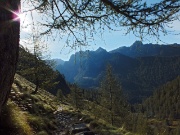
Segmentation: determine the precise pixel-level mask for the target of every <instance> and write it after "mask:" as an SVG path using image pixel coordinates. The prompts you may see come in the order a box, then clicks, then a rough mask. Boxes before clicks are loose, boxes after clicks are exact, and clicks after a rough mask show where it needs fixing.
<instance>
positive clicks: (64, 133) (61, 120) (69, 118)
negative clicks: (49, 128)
mask: <svg viewBox="0 0 180 135" xmlns="http://www.w3.org/2000/svg"><path fill="white" fill-rule="evenodd" d="M55 117H56V119H57V121H58V130H56V131H55V132H54V134H53V135H69V132H68V131H69V129H70V128H72V125H73V124H75V123H78V124H84V123H83V122H82V121H81V120H80V118H78V116H77V115H75V114H73V113H70V112H66V111H63V108H62V107H59V108H58V110H57V111H56V112H55Z"/></svg>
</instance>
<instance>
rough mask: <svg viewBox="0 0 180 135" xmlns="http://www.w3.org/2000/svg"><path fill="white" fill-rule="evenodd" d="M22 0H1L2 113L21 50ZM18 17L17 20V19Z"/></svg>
mask: <svg viewBox="0 0 180 135" xmlns="http://www.w3.org/2000/svg"><path fill="white" fill-rule="evenodd" d="M19 7H20V0H0V113H1V110H2V106H3V105H4V104H5V103H6V102H7V99H8V95H9V93H10V90H11V85H12V83H13V80H14V75H15V71H16V65H17V60H18V52H19V33H20V22H19V20H17V15H16V14H14V13H13V12H16V13H18V10H19ZM15 18H16V20H15Z"/></svg>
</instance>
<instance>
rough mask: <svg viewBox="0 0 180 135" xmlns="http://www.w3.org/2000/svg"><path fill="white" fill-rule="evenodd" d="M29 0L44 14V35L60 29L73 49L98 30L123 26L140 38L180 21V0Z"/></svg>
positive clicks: (86, 41) (127, 31)
mask: <svg viewBox="0 0 180 135" xmlns="http://www.w3.org/2000/svg"><path fill="white" fill-rule="evenodd" d="M28 2H29V3H31V4H32V5H30V7H31V8H30V11H32V10H37V12H38V13H39V14H41V15H42V20H43V21H42V22H40V23H41V24H42V27H43V31H42V34H48V35H51V33H54V32H57V33H58V34H56V35H60V36H63V35H64V33H66V35H68V39H67V42H66V43H67V46H70V47H71V48H73V49H76V48H77V47H80V48H81V47H83V46H86V45H87V44H88V41H89V40H90V41H91V40H92V39H93V38H94V37H95V36H96V35H97V33H103V31H105V30H106V29H109V30H114V29H113V28H114V27H116V28H117V27H121V26H122V27H124V28H126V33H131V32H132V33H133V34H135V35H136V36H138V37H140V38H141V39H142V38H144V36H146V35H151V36H156V37H157V38H158V37H159V35H160V34H159V33H160V32H162V33H164V34H167V33H168V31H167V29H166V28H167V27H168V26H169V23H170V22H172V21H175V20H178V18H179V16H178V15H179V10H180V9H179V7H180V3H179V0H173V1H170V0H161V1H159V2H156V3H153V4H149V3H147V2H146V1H141V0H123V1H116V0H101V1H99V0H93V1H92V0H78V1H77V0H71V1H68V0H65V1H61V0H57V1H55V0H52V1H47V0H39V1H34V0H28ZM49 18H51V19H49ZM44 20H46V21H44ZM116 28H115V30H116ZM117 29H118V28H117ZM82 35H84V36H82ZM87 37H91V39H89V38H87Z"/></svg>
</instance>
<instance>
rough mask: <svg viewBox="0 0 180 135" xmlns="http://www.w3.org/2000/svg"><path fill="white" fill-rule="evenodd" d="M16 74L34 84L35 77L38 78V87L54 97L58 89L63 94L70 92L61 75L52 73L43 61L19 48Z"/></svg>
mask: <svg viewBox="0 0 180 135" xmlns="http://www.w3.org/2000/svg"><path fill="white" fill-rule="evenodd" d="M37 62H38V63H37ZM16 72H17V73H18V74H20V75H22V76H23V77H25V78H26V79H28V80H29V81H31V82H33V83H35V84H36V83H37V79H36V78H37V77H36V76H38V83H39V84H40V87H41V88H44V89H46V90H48V91H49V92H51V93H53V94H54V95H56V93H57V90H58V89H61V90H62V92H63V94H68V93H69V92H70V89H69V87H68V85H67V83H66V81H65V79H64V76H63V75H61V73H59V72H56V71H54V70H53V69H52V68H51V66H50V65H48V64H47V63H46V62H45V61H43V60H41V59H38V58H35V56H34V55H33V54H31V53H29V52H28V51H27V50H25V49H24V48H20V52H19V61H18V67H17V71H16ZM36 74H37V75H36Z"/></svg>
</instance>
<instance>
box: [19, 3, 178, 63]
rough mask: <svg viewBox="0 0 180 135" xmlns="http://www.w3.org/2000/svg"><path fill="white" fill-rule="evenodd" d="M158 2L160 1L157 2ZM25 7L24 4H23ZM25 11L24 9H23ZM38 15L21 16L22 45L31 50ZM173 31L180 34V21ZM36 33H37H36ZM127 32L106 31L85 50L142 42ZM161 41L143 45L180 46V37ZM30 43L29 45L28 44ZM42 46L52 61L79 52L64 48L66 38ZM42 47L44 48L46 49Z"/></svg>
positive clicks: (107, 48)
mask: <svg viewBox="0 0 180 135" xmlns="http://www.w3.org/2000/svg"><path fill="white" fill-rule="evenodd" d="M157 1H158V0H157ZM153 2H156V0H153ZM23 5H24V4H23ZM24 7H25V6H23V7H22V8H24ZM22 10H23V9H22ZM38 18H39V17H38V15H37V14H36V13H33V18H32V17H31V15H30V14H29V15H28V14H27V13H24V14H22V15H21V36H20V37H21V39H20V44H21V45H23V46H25V47H27V48H29V49H30V50H31V49H32V48H33V43H32V42H31V41H30V40H28V37H29V34H31V33H32V31H33V29H34V27H32V26H29V24H31V23H32V20H33V19H37V20H38ZM36 30H37V32H38V31H39V30H38V28H36ZM171 31H174V32H173V33H180V21H175V22H173V24H172V28H171ZM34 33H36V31H34ZM124 33H125V31H124V30H123V28H122V29H121V31H109V30H105V31H104V32H103V36H102V37H101V35H100V34H99V35H96V37H95V39H94V41H93V42H91V43H89V44H90V46H88V47H86V48H83V49H84V50H85V49H87V50H96V49H97V48H99V47H102V48H104V49H106V50H107V51H110V50H113V49H116V48H118V47H121V46H131V45H132V44H133V43H134V42H135V41H136V40H140V39H139V38H137V37H136V36H134V35H133V34H127V35H125V34H124ZM160 39H161V41H159V40H157V39H156V38H152V37H149V36H148V37H146V38H145V39H143V41H142V42H143V43H144V44H145V43H154V44H156V43H159V44H172V43H179V44H180V35H174V34H168V35H166V36H164V35H163V34H161V35H160ZM27 42H28V43H27ZM41 44H43V45H44V46H47V49H46V51H47V50H48V52H47V53H48V55H50V57H51V59H55V58H57V59H62V60H65V61H67V60H69V58H70V56H71V55H72V54H74V53H75V52H77V51H79V49H78V48H77V50H74V49H71V48H69V47H64V45H65V44H66V43H65V38H64V39H59V37H58V36H57V38H54V39H51V38H49V39H48V40H42V41H41ZM44 46H42V48H44Z"/></svg>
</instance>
